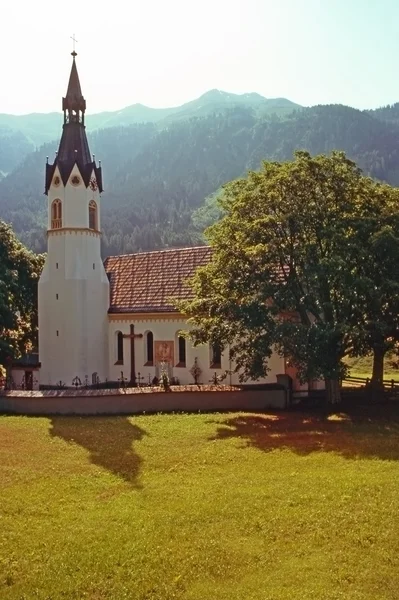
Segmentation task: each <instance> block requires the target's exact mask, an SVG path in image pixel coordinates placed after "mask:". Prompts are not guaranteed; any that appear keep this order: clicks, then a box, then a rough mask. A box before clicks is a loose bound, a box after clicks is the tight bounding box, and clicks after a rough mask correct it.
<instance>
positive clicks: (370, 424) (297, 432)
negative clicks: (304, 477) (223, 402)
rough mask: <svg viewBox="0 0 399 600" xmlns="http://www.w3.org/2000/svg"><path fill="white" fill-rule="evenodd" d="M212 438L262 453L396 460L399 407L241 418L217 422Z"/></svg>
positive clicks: (398, 434) (243, 416) (397, 456)
mask: <svg viewBox="0 0 399 600" xmlns="http://www.w3.org/2000/svg"><path fill="white" fill-rule="evenodd" d="M218 424H219V427H218V429H217V433H216V436H214V437H212V438H211V439H212V440H222V439H229V438H239V439H241V440H242V441H243V442H244V443H245V447H248V446H250V447H254V448H258V449H259V450H262V451H264V452H270V451H272V450H276V449H280V450H282V449H289V450H292V451H293V452H295V453H296V454H299V455H307V454H311V453H312V452H335V453H337V454H340V455H341V456H343V457H345V458H352V459H356V458H380V459H382V460H399V406H393V407H388V408H387V407H376V408H366V409H364V410H360V409H359V410H356V411H355V410H353V411H346V412H343V413H336V414H331V415H329V416H327V415H323V414H318V413H310V412H308V413H300V412H270V413H267V414H261V415H260V414H257V415H254V414H243V415H239V416H237V417H234V418H231V419H227V420H226V421H225V422H224V423H223V424H222V425H221V424H220V422H218Z"/></svg>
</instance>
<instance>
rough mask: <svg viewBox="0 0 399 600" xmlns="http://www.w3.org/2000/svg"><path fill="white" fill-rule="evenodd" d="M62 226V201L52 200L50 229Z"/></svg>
mask: <svg viewBox="0 0 399 600" xmlns="http://www.w3.org/2000/svg"><path fill="white" fill-rule="evenodd" d="M61 227H62V203H61V200H58V199H57V200H54V201H53V202H52V204H51V229H60V228H61Z"/></svg>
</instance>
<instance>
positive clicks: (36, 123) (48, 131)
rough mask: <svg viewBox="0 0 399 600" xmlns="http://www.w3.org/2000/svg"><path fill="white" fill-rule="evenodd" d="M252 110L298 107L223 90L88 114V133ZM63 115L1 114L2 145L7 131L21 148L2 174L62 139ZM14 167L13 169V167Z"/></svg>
mask: <svg viewBox="0 0 399 600" xmlns="http://www.w3.org/2000/svg"><path fill="white" fill-rule="evenodd" d="M234 104H237V105H243V106H251V107H252V108H253V109H262V111H263V112H264V113H268V112H272V113H276V114H282V113H285V112H287V111H288V112H289V111H290V110H293V109H294V108H299V105H297V104H295V103H294V102H292V101H290V100H287V99H285V98H284V99H274V98H269V99H268V98H264V97H263V96H261V95H260V94H257V93H255V92H249V93H245V94H233V93H230V92H224V91H223V90H217V89H213V90H208V91H207V92H205V93H204V94H202V95H201V96H199V97H198V98H195V99H194V100H190V101H189V102H186V103H184V104H182V105H179V106H174V107H169V108H153V107H150V106H146V105H144V104H141V103H135V104H131V105H128V106H126V107H124V108H122V109H118V110H116V111H103V112H100V113H93V114H90V113H88V114H87V117H86V124H87V125H86V126H87V131H95V130H97V129H104V128H110V127H121V126H123V127H126V126H129V125H133V124H136V123H157V124H158V126H159V127H167V126H169V125H170V123H172V122H173V121H174V120H184V119H187V118H192V117H203V116H206V115H207V114H208V113H209V112H212V111H223V110H225V109H226V108H228V107H230V106H231V105H234ZM62 123H63V115H62V113H61V112H60V113H58V112H50V113H37V112H36V113H29V114H26V115H12V114H7V113H0V144H4V145H5V144H6V141H5V137H6V136H5V134H4V133H2V132H3V131H4V130H8V131H10V132H11V133H12V134H18V135H19V136H20V146H19V147H17V149H16V150H15V151H14V153H15V154H16V156H15V158H14V159H13V160H10V159H9V160H8V161H7V165H6V166H7V168H6V166H5V161H4V159H3V160H2V158H1V154H0V171H3V172H6V173H8V172H10V171H11V170H12V169H13V168H14V167H15V166H16V165H17V164H18V162H21V161H22V160H23V159H24V158H25V156H26V155H27V154H28V153H29V152H33V151H34V150H35V149H36V148H39V147H40V146H42V145H43V144H46V143H48V142H52V141H53V140H55V139H59V137H60V132H61V127H62ZM10 165H11V167H10Z"/></svg>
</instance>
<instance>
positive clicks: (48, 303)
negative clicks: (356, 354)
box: [15, 51, 299, 388]
mask: <svg viewBox="0 0 399 600" xmlns="http://www.w3.org/2000/svg"><path fill="white" fill-rule="evenodd" d="M72 56H73V60H72V68H71V73H70V77H69V83H68V88H67V93H66V96H65V98H63V99H62V110H63V114H64V124H63V128H62V135H61V140H60V144H59V149H58V152H57V153H56V156H55V159H54V162H53V163H52V164H51V163H50V162H49V161H48V160H47V164H46V173H45V194H46V196H47V199H48V226H47V238H48V250H47V258H46V262H45V265H44V269H43V272H42V274H41V277H40V281H39V291H38V307H39V361H40V362H39V365H40V368H37V370H36V371H35V373H34V375H35V377H34V378H32V373H30V374H29V373H25V377H28V376H29V378H30V381H34V382H35V385H34V387H38V386H39V385H40V386H43V388H45V387H53V386H65V387H70V386H72V385H80V384H84V383H86V384H95V383H103V382H106V381H108V382H111V381H112V382H118V381H119V382H120V383H121V385H122V384H124V385H128V384H133V385H135V384H139V385H140V384H141V385H144V384H149V383H150V382H152V381H153V380H154V378H155V377H157V378H159V377H160V375H161V373H162V371H165V370H166V371H167V372H168V375H169V378H170V379H171V380H172V382H173V381H175V382H176V383H177V382H179V383H181V384H190V383H194V381H197V382H198V383H201V384H208V383H209V382H211V381H212V380H214V378H215V374H216V377H217V378H219V377H220V376H221V375H222V374H225V373H227V377H226V379H225V380H224V381H225V382H226V383H232V384H235V383H238V375H237V374H236V373H234V372H233V371H234V365H232V364H231V363H230V361H229V356H228V351H227V350H226V351H225V352H221V351H220V350H219V349H218V348H214V347H210V346H209V345H205V344H204V345H202V346H197V347H193V346H192V344H191V342H190V340H189V339H187V338H186V337H184V336H183V335H182V332H183V331H185V330H187V329H188V326H187V323H186V321H185V318H184V315H182V314H179V312H178V311H177V310H176V309H175V308H174V306H173V304H172V302H171V299H172V298H177V299H182V298H188V297H189V296H190V288H189V286H188V285H187V278H189V277H190V276H191V275H192V274H193V273H194V271H195V270H196V269H197V268H198V267H199V266H201V265H204V264H206V263H207V261H209V260H210V257H211V250H210V248H209V247H207V246H201V247H190V248H176V249H167V250H159V251H153V252H142V253H141V252H140V253H136V254H131V255H122V256H110V257H108V258H106V260H105V261H104V262H103V260H102V258H101V244H100V242H101V204H100V198H101V193H102V191H103V177H102V167H101V162H99V163H97V162H96V160H95V157H94V156H92V155H91V154H90V149H89V144H88V140H87V137H86V132H85V118H86V115H85V113H86V100H85V98H84V96H83V94H82V90H81V85H80V81H79V76H78V71H77V66H76V53H75V51H74V52H72ZM39 365H37V367H39ZM269 366H270V371H269V373H268V376H267V378H265V379H263V380H261V381H257V382H256V383H275V382H276V376H277V375H279V374H284V373H289V372H290V367H289V366H288V365H287V364H286V361H285V360H284V358H283V357H281V356H279V355H278V354H277V353H275V354H274V355H273V356H272V357H271V359H270V362H269ZM26 368H27V367H25V369H26ZM291 374H292V373H291ZM15 376H16V377H17V374H16V373H15ZM20 376H22V372H21V375H20ZM248 383H251V382H248ZM252 383H255V382H252ZM295 385H299V382H296V381H294V386H295Z"/></svg>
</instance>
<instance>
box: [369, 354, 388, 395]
mask: <svg viewBox="0 0 399 600" xmlns="http://www.w3.org/2000/svg"><path fill="white" fill-rule="evenodd" d="M384 357H385V348H384V346H383V345H380V344H378V345H376V346H374V349H373V374H372V376H371V383H372V386H373V388H374V389H378V388H379V389H382V388H383V387H384V383H383V380H384Z"/></svg>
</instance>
